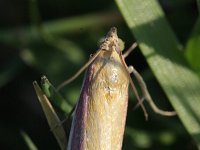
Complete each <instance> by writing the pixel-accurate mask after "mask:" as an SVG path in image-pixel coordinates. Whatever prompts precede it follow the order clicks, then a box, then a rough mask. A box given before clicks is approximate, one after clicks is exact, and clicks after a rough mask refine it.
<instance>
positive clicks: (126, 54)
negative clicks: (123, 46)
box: [122, 42, 137, 58]
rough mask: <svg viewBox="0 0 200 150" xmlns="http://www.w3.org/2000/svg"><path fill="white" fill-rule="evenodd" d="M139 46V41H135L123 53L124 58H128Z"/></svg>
mask: <svg viewBox="0 0 200 150" xmlns="http://www.w3.org/2000/svg"><path fill="white" fill-rule="evenodd" d="M136 47H137V43H136V42H134V43H133V44H132V45H131V47H130V48H129V49H128V50H127V51H126V52H125V53H124V54H123V55H122V56H123V57H124V58H126V57H127V56H128V55H129V54H130V53H131V52H132V51H133V50H134V49H135V48H136Z"/></svg>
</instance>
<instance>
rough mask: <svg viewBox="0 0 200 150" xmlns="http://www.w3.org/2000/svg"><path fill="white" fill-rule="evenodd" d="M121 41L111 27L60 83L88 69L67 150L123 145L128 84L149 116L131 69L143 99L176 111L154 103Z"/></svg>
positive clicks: (114, 148)
mask: <svg viewBox="0 0 200 150" xmlns="http://www.w3.org/2000/svg"><path fill="white" fill-rule="evenodd" d="M120 41H121V40H120V39H119V38H118V36H117V29H116V28H115V27H112V28H111V29H110V31H109V32H108V34H107V35H106V37H105V39H104V41H103V42H102V43H101V45H100V46H99V49H98V50H97V52H96V53H95V54H94V55H93V57H91V58H90V60H89V61H88V63H86V64H85V65H84V66H83V67H82V68H81V69H80V70H79V71H78V72H77V73H76V74H75V75H74V76H73V77H72V78H70V79H69V80H67V81H66V82H64V83H63V84H61V85H60V86H59V87H58V89H61V88H62V87H63V86H64V85H66V84H68V83H69V82H71V81H72V80H74V79H75V78H76V77H77V76H78V75H79V74H80V73H82V72H83V71H84V70H85V69H87V70H86V73H85V77H84V81H83V85H82V89H81V94H80V97H79V101H78V103H77V105H76V108H75V111H74V116H73V121H72V126H71V130H70V136H69V141H68V148H67V149H68V150H120V149H121V147H122V141H123V135H124V129H125V122H126V115H127V106H128V88H129V84H130V85H131V87H132V89H133V91H134V93H135V95H136V98H137V100H138V105H140V106H141V108H142V109H143V111H144V115H145V118H146V119H147V117H148V114H147V112H146V110H145V108H144V106H143V104H142V98H140V96H139V94H138V93H137V91H136V88H135V86H134V83H133V81H132V79H131V77H130V73H133V74H134V75H135V77H136V79H137V80H138V82H139V85H140V87H141V89H142V93H143V99H146V100H147V101H148V102H149V104H150V106H152V108H153V110H155V112H157V113H159V114H162V115H166V116H173V115H175V112H169V111H163V110H160V109H159V108H158V107H157V106H156V105H155V104H154V103H153V100H152V98H151V96H150V94H149V92H148V90H147V87H146V85H145V82H144V81H143V79H142V77H141V76H140V74H139V73H138V72H137V71H136V70H135V69H134V68H133V67H128V66H127V65H126V63H125V56H126V54H127V53H126V54H125V55H123V54H122V50H121V48H120ZM128 53H129V52H128Z"/></svg>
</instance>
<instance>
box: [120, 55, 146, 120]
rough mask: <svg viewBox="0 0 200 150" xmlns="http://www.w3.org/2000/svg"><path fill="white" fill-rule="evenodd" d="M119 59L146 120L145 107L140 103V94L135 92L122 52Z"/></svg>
mask: <svg viewBox="0 0 200 150" xmlns="http://www.w3.org/2000/svg"><path fill="white" fill-rule="evenodd" d="M120 59H121V61H122V63H123V65H124V67H125V68H126V69H125V70H126V73H127V76H128V78H129V81H130V83H131V87H132V89H133V92H134V93H135V96H136V99H137V101H138V103H139V105H140V106H141V108H142V110H143V112H144V116H145V120H148V113H147V111H146V109H145V107H144V105H143V103H142V100H141V98H140V96H139V94H138V92H137V89H136V87H135V85H134V83H133V81H132V79H131V76H130V74H129V72H128V67H127V65H126V63H125V61H124V58H123V57H122V53H121V54H120Z"/></svg>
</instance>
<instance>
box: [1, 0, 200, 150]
mask: <svg viewBox="0 0 200 150" xmlns="http://www.w3.org/2000/svg"><path fill="white" fill-rule="evenodd" d="M159 2H160V4H161V6H162V8H163V10H164V12H165V14H166V17H167V19H168V21H169V23H170V25H171V27H172V28H173V31H174V32H175V34H176V35H177V37H178V39H179V41H180V42H181V43H182V44H183V45H184V43H186V41H187V38H188V36H189V35H190V33H191V29H192V27H193V26H194V24H195V20H196V18H197V16H198V11H197V6H196V1H195V0H175V1H169V0H161V1H159ZM0 12H1V13H0V111H1V113H0V119H1V120H0V149H2V150H7V149H29V148H28V146H27V144H26V142H25V141H24V138H23V136H22V134H21V133H22V131H24V132H25V133H26V134H28V135H29V137H30V138H31V139H32V141H33V142H34V144H35V145H36V146H37V148H38V149H59V147H58V145H57V143H56V140H55V139H54V137H53V135H52V133H51V131H50V129H49V127H48V124H47V122H46V119H45V116H44V114H43V112H42V109H41V106H40V104H39V102H38V100H37V97H36V94H35V92H34V89H33V86H32V82H33V81H34V80H38V81H39V80H40V77H41V76H42V75H46V76H47V78H48V79H49V80H50V81H51V83H52V84H53V85H54V86H58V85H59V84H60V83H61V82H62V81H64V80H65V79H67V78H69V77H70V76H71V75H73V74H74V73H75V72H76V71H77V70H78V69H79V68H80V67H81V66H82V65H83V64H84V63H86V62H87V60H88V58H89V56H90V54H93V53H94V52H95V51H96V50H97V48H98V43H99V41H100V39H101V38H103V37H104V36H105V34H106V33H107V32H108V30H109V29H110V27H112V26H116V27H117V28H118V35H119V37H120V38H121V39H123V41H125V46H126V49H127V48H129V47H130V45H131V44H132V43H133V42H134V41H135V39H134V37H133V36H132V34H131V32H130V30H129V28H128V27H127V25H126V23H125V21H124V19H123V17H122V16H121V14H120V11H119V10H118V8H117V5H116V4H115V2H114V1H106V0H96V1H91V0H85V1H64V0H57V1H53V0H48V1H47V0H40V1H38V2H37V1H36V0H7V1H6V0H4V1H0ZM127 64H131V65H134V66H135V68H136V69H137V70H138V71H139V72H141V74H142V76H143V77H144V79H145V81H146V83H147V85H148V88H149V90H150V93H151V94H152V97H153V98H154V99H155V102H156V103H157V104H158V105H159V106H160V107H161V108H163V109H166V110H172V107H171V105H170V104H169V102H168V100H167V98H166V95H165V94H164V92H163V90H162V88H161V87H160V86H159V83H158V82H157V80H156V79H155V78H154V76H153V74H152V72H151V70H150V69H149V67H148V65H147V63H146V60H145V58H144V57H143V55H142V54H141V53H140V51H139V49H138V48H137V49H136V50H135V51H134V52H133V53H132V54H131V55H130V56H129V57H128V58H127ZM82 79H83V75H81V76H80V77H78V78H77V79H76V80H75V81H74V82H73V83H71V84H70V85H68V86H66V87H65V88H64V89H63V90H62V95H63V96H64V97H65V99H66V100H67V102H68V104H69V106H70V107H71V108H72V107H73V106H74V105H75V103H76V101H77V99H78V97H79V94H80V89H81V84H82ZM156 99H159V101H156ZM135 105H136V101H135V99H134V95H133V92H132V91H130V98H129V109H128V117H127V125H126V127H127V128H126V132H125V139H124V143H123V149H126V150H132V149H154V150H155V149H162V150H163V149H166V150H168V149H170V150H175V149H187V150H196V149H197V147H196V145H195V142H194V141H193V139H192V138H191V136H190V135H189V134H188V133H187V132H186V130H185V128H184V127H183V125H182V123H181V122H180V120H179V119H178V117H163V116H159V115H156V114H154V112H153V111H152V110H151V109H150V108H149V107H148V106H147V109H148V112H149V116H150V118H149V121H147V122H146V121H145V119H144V116H143V113H142V111H141V110H140V109H137V110H133V108H134V106H135ZM56 110H57V111H58V114H59V116H60V117H61V119H64V118H65V115H66V114H65V113H64V112H62V111H61V110H60V109H59V108H57V109H56ZM66 126H67V127H66V130H67V132H69V125H66Z"/></svg>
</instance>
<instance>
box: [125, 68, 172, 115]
mask: <svg viewBox="0 0 200 150" xmlns="http://www.w3.org/2000/svg"><path fill="white" fill-rule="evenodd" d="M128 71H129V73H133V75H134V76H135V78H136V79H137V81H138V83H139V86H140V88H141V90H142V94H143V97H144V99H145V100H146V101H147V102H148V103H149V105H150V106H151V108H152V109H153V111H154V112H155V113H157V114H160V115H163V116H174V115H176V112H175V111H164V110H161V109H160V108H158V107H157V106H156V104H155V103H154V101H153V99H152V97H151V95H150V94H149V91H148V89H147V86H146V84H145V82H144V80H143V78H142V76H141V75H140V74H139V73H138V72H137V71H136V70H135V68H134V67H133V66H129V67H128ZM142 102H143V101H142ZM138 105H139V104H138Z"/></svg>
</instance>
